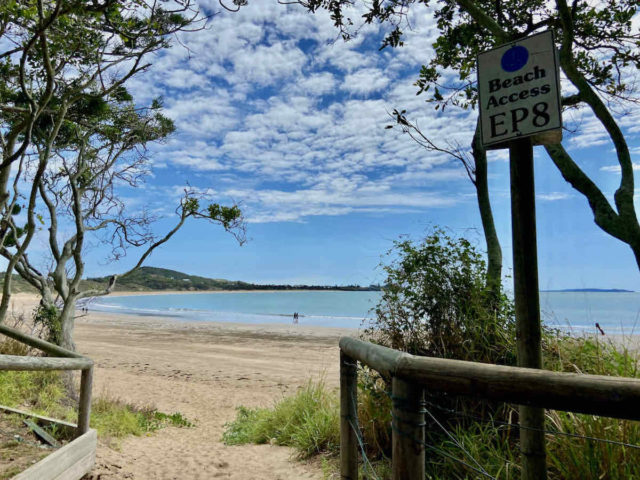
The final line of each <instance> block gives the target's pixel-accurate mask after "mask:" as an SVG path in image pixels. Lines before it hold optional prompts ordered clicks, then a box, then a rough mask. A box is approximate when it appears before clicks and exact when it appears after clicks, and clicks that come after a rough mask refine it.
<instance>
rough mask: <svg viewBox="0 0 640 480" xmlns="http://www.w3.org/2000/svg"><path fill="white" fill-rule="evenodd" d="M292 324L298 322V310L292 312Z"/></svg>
mask: <svg viewBox="0 0 640 480" xmlns="http://www.w3.org/2000/svg"><path fill="white" fill-rule="evenodd" d="M293 324H294V325H297V324H298V312H294V313H293Z"/></svg>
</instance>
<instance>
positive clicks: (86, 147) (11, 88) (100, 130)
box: [0, 0, 244, 350]
mask: <svg viewBox="0 0 640 480" xmlns="http://www.w3.org/2000/svg"><path fill="white" fill-rule="evenodd" d="M23 3H24V5H22V4H21V5H18V4H15V2H10V3H9V4H8V5H5V4H3V5H2V6H0V38H2V40H3V42H2V45H3V49H0V68H1V69H3V73H4V75H3V76H2V77H1V78H0V132H2V142H0V148H1V153H2V162H1V163H0V177H2V178H4V180H3V181H0V186H1V187H2V188H4V189H7V188H8V186H7V185H8V179H9V178H11V173H13V174H14V175H15V180H13V192H12V195H11V194H9V193H8V192H4V191H0V215H2V218H0V227H2V228H3V231H2V232H0V233H1V234H2V235H0V239H2V241H0V255H2V256H3V257H4V258H5V259H7V260H8V262H9V263H8V267H7V272H8V275H7V276H6V278H5V282H4V285H3V297H2V303H1V304H0V321H2V320H3V318H4V316H5V315H6V309H7V308H8V304H9V296H10V293H11V279H12V276H11V274H12V272H13V271H14V270H15V271H16V272H17V273H18V274H19V275H20V276H21V277H22V278H23V279H24V280H26V281H27V282H28V283H29V284H31V285H32V286H34V287H35V288H36V289H37V290H38V291H39V293H40V294H41V296H42V304H43V306H44V307H46V309H47V310H46V311H44V312H39V314H38V315H39V316H42V317H43V320H42V321H43V322H48V323H49V324H50V325H49V326H51V327H56V326H55V325H54V324H53V323H52V322H54V320H55V319H54V318H53V316H52V315H51V312H52V311H53V310H52V309H53V307H54V300H53V299H54V298H58V299H59V305H58V309H59V322H60V325H61V328H60V332H58V330H57V327H56V328H53V329H50V332H51V334H52V335H53V336H52V337H51V338H52V339H53V340H55V342H56V343H58V344H61V345H63V346H64V347H66V348H69V349H72V350H73V349H74V348H75V346H74V343H73V323H74V313H75V312H74V309H75V304H76V301H77V300H79V299H82V298H86V297H89V296H96V295H106V294H108V293H110V292H111V290H112V289H113V287H114V285H115V283H116V278H117V276H115V275H114V276H112V277H111V278H110V281H109V282H108V283H107V285H106V286H105V287H103V288H102V289H101V290H97V291H96V290H91V289H89V290H83V289H82V288H80V282H81V279H82V276H83V274H84V267H85V265H84V261H85V260H84V259H85V254H86V247H87V244H88V242H89V240H92V241H97V242H102V243H104V244H107V245H109V246H110V247H111V258H112V259H113V260H117V259H119V258H121V257H122V256H123V255H125V253H126V252H127V250H128V249H129V248H140V249H141V250H142V252H141V253H140V257H139V259H138V261H137V262H135V263H134V266H133V268H132V269H131V270H130V271H129V272H127V273H131V271H134V270H136V269H137V268H139V267H140V266H141V265H142V264H143V262H144V261H145V260H146V258H147V257H148V256H149V255H150V254H151V253H152V252H153V251H154V250H155V249H156V248H158V247H160V246H161V245H163V244H164V243H166V242H167V241H168V240H169V239H170V238H171V237H172V236H173V235H174V234H175V233H176V232H177V231H178V230H179V229H180V228H182V226H183V225H184V222H185V221H186V220H187V219H189V218H200V219H204V220H207V221H209V222H212V223H217V224H220V225H222V227H223V228H224V229H225V230H227V231H229V232H230V233H232V234H233V235H234V236H235V237H236V238H237V239H238V240H239V241H240V243H242V242H243V241H244V223H243V218H242V213H241V211H240V209H239V208H238V207H237V206H236V205H232V206H222V205H219V204H217V203H212V204H209V205H205V204H204V203H203V202H201V200H203V199H204V195H203V194H200V193H199V192H197V191H195V190H194V189H191V188H187V189H186V190H185V192H184V195H183V196H182V198H180V200H179V201H177V202H176V203H177V206H176V209H175V213H176V217H175V222H174V226H173V227H172V228H171V229H170V230H168V232H166V233H165V234H164V236H157V235H156V234H155V233H154V229H153V228H152V226H153V224H154V222H155V221H156V220H157V218H155V217H154V216H152V215H151V214H149V212H148V211H147V210H146V209H141V210H142V211H138V212H132V211H131V209H130V208H129V209H128V208H127V205H126V202H124V201H123V200H122V192H121V189H126V188H138V187H140V186H141V185H142V184H143V183H144V180H145V178H146V177H147V176H148V175H149V174H150V170H149V168H150V166H149V158H148V151H147V148H148V145H149V143H151V142H160V141H163V140H165V139H166V138H167V137H168V136H169V135H170V134H171V133H172V132H173V131H174V128H175V127H174V124H173V121H172V120H171V119H169V118H167V117H166V116H164V114H163V103H162V99H161V98H156V99H154V100H152V101H151V102H150V103H149V104H148V105H139V104H137V103H136V102H135V101H134V99H133V97H132V95H131V94H130V93H129V92H128V91H127V84H128V82H129V81H130V79H131V78H133V77H134V76H136V75H138V74H140V73H141V72H143V71H145V70H147V69H148V68H149V66H150V64H149V63H148V62H147V60H148V59H149V58H151V57H152V56H153V54H154V53H155V52H157V51H159V50H162V49H164V48H167V47H168V46H169V39H170V38H171V36H172V35H173V34H175V33H177V32H181V31H185V30H194V29H198V28H199V27H200V26H202V23H201V22H202V21H203V20H204V19H203V17H201V16H200V14H199V12H198V11H197V8H196V6H195V4H194V2H193V1H192V0H167V1H166V2H161V3H162V5H157V4H156V3H155V2H151V3H149V2H146V0H131V1H122V0H116V1H108V2H102V3H101V2H91V3H87V2H83V1H77V0H60V1H58V2H49V3H47V2H45V3H42V2H39V1H36V0H28V1H27V2H23ZM13 47H15V48H13ZM25 64H26V65H28V68H25ZM16 142H22V143H20V146H18V145H17V143H16ZM14 163H15V164H16V166H14V167H13V168H14V172H11V168H12V164H14ZM16 167H17V170H16ZM3 168H4V169H5V170H4V171H3V170H2V169H3ZM2 175H6V177H3V176H2ZM25 179H26V180H29V181H30V182H28V183H29V184H30V187H29V188H30V191H29V194H28V195H25V193H24V192H21V191H20V188H22V184H21V183H20V181H22V182H24V180H25ZM25 197H28V206H27V209H26V215H27V219H28V221H27V225H26V226H25V227H21V226H20V227H18V226H17V225H15V222H14V221H13V215H14V214H13V213H12V212H13V211H14V207H15V202H16V199H18V198H25ZM8 199H12V200H11V202H9V201H8ZM65 222H67V223H68V224H71V225H73V229H72V230H73V231H71V232H69V233H68V234H67V235H63V234H62V232H61V231H60V229H59V226H60V225H62V224H65ZM37 228H42V229H46V230H47V231H48V248H49V253H50V257H51V259H52V262H51V265H50V266H49V268H48V271H40V270H39V269H38V268H36V267H35V266H34V265H33V264H32V263H31V262H30V259H29V257H28V255H27V250H28V248H29V245H30V242H31V240H32V238H33V235H34V233H35V231H36V229H37ZM3 242H4V243H3ZM9 247H12V248H9ZM127 273H125V274H124V275H126V274H127ZM54 323H55V322H54Z"/></svg>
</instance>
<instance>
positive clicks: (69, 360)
mask: <svg viewBox="0 0 640 480" xmlns="http://www.w3.org/2000/svg"><path fill="white" fill-rule="evenodd" d="M0 333H1V334H4V335H6V336H7V337H10V338H13V339H14V340H17V341H19V342H22V343H24V344H26V345H29V346H30V347H33V348H37V349H39V350H41V351H43V352H44V353H47V354H49V355H52V357H25V356H16V355H0V371H2V370H20V371H25V370H31V371H33V370H80V371H81V372H82V374H81V378H80V399H79V401H78V424H77V426H76V437H80V436H81V435H83V434H85V433H87V432H88V431H89V416H90V414H91V389H92V383H93V360H91V359H90V358H87V357H84V356H82V355H80V354H79V353H76V352H72V351H71V350H66V349H64V348H62V347H59V346H58V345H54V344H53V343H50V342H47V341H44V340H42V339H40V338H36V337H32V336H31V335H27V334H26V333H23V332H21V331H19V330H16V329H14V328H10V327H7V326H5V325H0Z"/></svg>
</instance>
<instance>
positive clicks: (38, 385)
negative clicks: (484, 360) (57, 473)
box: [0, 371, 193, 440]
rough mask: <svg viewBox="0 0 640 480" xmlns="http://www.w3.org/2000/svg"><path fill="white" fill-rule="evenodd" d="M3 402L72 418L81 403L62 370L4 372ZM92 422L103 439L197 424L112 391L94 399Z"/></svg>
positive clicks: (1, 383)
mask: <svg viewBox="0 0 640 480" xmlns="http://www.w3.org/2000/svg"><path fill="white" fill-rule="evenodd" d="M0 405H5V406H8V407H13V408H21V409H25V410H28V411H30V412H33V413H34V414H37V415H44V416H47V417H52V418H58V419H60V420H66V421H70V422H75V421H76V417H77V405H76V404H75V402H71V401H70V400H69V399H68V398H67V394H66V389H65V386H64V382H63V378H62V375H61V374H60V372H15V371H8V372H0ZM90 424H91V427H92V428H95V429H96V430H97V431H98V435H99V436H100V437H101V438H102V439H103V440H118V439H121V438H124V437H126V436H128V435H135V436H140V435H144V434H147V433H151V432H154V431H156V430H158V429H160V428H163V427H165V426H177V427H191V426H193V424H192V423H191V422H190V421H189V420H187V419H186V418H185V417H184V416H183V415H182V414H181V413H179V412H176V413H173V414H166V413H163V412H159V411H158V410H157V409H156V408H155V407H153V406H138V405H132V404H130V403H127V402H124V401H122V400H120V399H118V398H115V397H113V396H110V395H109V394H103V395H101V396H98V397H95V398H94V399H93V402H92V405H91V420H90Z"/></svg>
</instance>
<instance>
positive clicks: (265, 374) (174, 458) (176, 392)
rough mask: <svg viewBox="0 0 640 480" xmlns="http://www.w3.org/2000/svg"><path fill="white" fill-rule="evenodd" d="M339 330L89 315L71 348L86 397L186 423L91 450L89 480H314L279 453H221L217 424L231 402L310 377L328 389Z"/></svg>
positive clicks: (285, 390) (288, 388)
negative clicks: (82, 371) (87, 382)
mask: <svg viewBox="0 0 640 480" xmlns="http://www.w3.org/2000/svg"><path fill="white" fill-rule="evenodd" d="M344 333H346V332H345V331H340V330H337V329H336V330H334V329H331V330H329V329H318V328H306V329H305V328H304V327H303V328H296V329H293V327H290V326H260V327H248V326H237V325H223V324H208V325H207V324H202V323H200V324H187V323H171V322H167V321H165V320H163V319H155V318H140V317H127V316H108V315H105V314H91V315H89V317H87V318H86V319H83V321H81V322H79V323H78V325H77V327H76V335H75V338H76V342H77V346H78V349H79V350H80V351H81V352H82V353H84V354H87V355H88V356H90V357H91V358H93V359H94V361H95V362H96V370H95V383H94V395H100V394H103V393H107V394H108V395H111V396H116V397H119V398H122V399H123V400H126V401H130V402H134V403H137V404H150V403H151V404H153V405H155V406H156V407H158V409H160V410H161V411H164V412H168V413H172V412H174V411H178V412H181V413H183V414H184V415H186V416H187V417H188V418H189V419H195V420H196V427H195V428H182V429H181V428H173V427H172V428H166V429H163V430H160V431H159V432H157V433H154V434H153V435H151V436H148V437H143V438H136V437H131V438H128V439H126V440H124V441H123V442H122V445H121V448H120V449H119V450H118V449H113V448H110V447H109V446H107V445H105V444H103V443H102V444H100V446H99V449H98V453H97V466H96V469H95V470H94V472H93V474H92V476H91V477H90V478H91V479H96V480H97V479H101V480H107V479H180V480H182V479H184V480H188V479H214V478H222V479H247V480H248V479H256V480H258V479H260V480H262V479H265V480H267V479H282V480H285V479H286V480H288V479H321V478H323V476H322V472H321V468H320V466H319V465H318V464H309V463H303V462H299V461H296V460H294V459H293V458H292V450H291V449H289V448H283V447H276V446H269V445H260V446H255V445H249V446H234V447H228V446H225V445H223V444H222V442H221V441H220V439H221V436H222V432H223V425H224V423H225V422H228V421H230V420H232V419H233V418H234V416H235V408H236V407H237V406H239V405H246V406H268V405H271V404H272V403H273V402H274V401H276V400H277V399H278V398H281V397H282V396H283V395H286V394H289V393H291V392H293V391H295V389H296V388H297V387H299V386H300V385H302V384H304V383H305V382H306V381H307V380H308V379H309V378H310V377H315V378H318V377H320V376H322V375H324V376H325V378H326V381H327V383H328V384H329V385H331V386H332V387H337V384H338V356H339V355H338V348H337V338H338V336H339V335H340V334H344Z"/></svg>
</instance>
